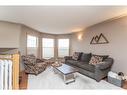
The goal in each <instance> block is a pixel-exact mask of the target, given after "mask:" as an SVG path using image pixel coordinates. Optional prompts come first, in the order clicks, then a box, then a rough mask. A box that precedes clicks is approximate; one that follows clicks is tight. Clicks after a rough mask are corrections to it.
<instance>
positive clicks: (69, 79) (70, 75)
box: [63, 74, 75, 84]
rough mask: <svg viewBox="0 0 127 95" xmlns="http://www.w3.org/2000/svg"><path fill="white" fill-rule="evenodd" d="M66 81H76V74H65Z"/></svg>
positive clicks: (67, 82)
mask: <svg viewBox="0 0 127 95" xmlns="http://www.w3.org/2000/svg"><path fill="white" fill-rule="evenodd" d="M63 77H64V83H65V84H69V83H72V82H75V74H69V75H63Z"/></svg>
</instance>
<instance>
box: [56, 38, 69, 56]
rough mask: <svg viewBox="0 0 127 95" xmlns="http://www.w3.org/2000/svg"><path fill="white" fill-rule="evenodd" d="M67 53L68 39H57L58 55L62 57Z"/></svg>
mask: <svg viewBox="0 0 127 95" xmlns="http://www.w3.org/2000/svg"><path fill="white" fill-rule="evenodd" d="M68 55H69V39H58V56H59V57H64V56H68Z"/></svg>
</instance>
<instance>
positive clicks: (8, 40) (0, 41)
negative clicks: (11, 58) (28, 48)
mask: <svg viewBox="0 0 127 95" xmlns="http://www.w3.org/2000/svg"><path fill="white" fill-rule="evenodd" d="M20 33H21V26H20V25H19V24H13V23H8V22H2V21H0V48H18V47H19V46H20V45H19V42H20Z"/></svg>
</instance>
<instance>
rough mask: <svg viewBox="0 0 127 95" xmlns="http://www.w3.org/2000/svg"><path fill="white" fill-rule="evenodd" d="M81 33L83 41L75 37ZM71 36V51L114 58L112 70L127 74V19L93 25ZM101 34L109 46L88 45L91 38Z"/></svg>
mask: <svg viewBox="0 0 127 95" xmlns="http://www.w3.org/2000/svg"><path fill="white" fill-rule="evenodd" d="M81 33H83V39H82V40H78V39H77V36H78V35H79V34H81ZM81 33H75V34H73V36H72V51H73V52H74V51H84V52H91V53H94V54H105V55H110V57H112V58H114V61H115V62H114V65H113V68H112V70H113V71H116V72H119V71H122V72H124V73H126V74H127V17H124V18H121V19H117V20H114V21H110V22H106V23H101V24H98V25H94V26H92V27H90V28H88V29H86V30H84V31H83V32H81ZM100 33H103V34H104V36H105V37H106V38H107V39H108V40H109V44H96V45H90V41H91V39H92V37H93V36H95V35H99V34H100Z"/></svg>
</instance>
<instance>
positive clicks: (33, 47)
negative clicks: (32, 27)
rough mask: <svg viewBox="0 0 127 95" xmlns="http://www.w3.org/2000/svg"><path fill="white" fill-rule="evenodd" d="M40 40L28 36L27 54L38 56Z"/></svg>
mask: <svg viewBox="0 0 127 95" xmlns="http://www.w3.org/2000/svg"><path fill="white" fill-rule="evenodd" d="M37 48H38V38H37V37H36V36H31V35H27V54H34V55H35V56H37Z"/></svg>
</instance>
